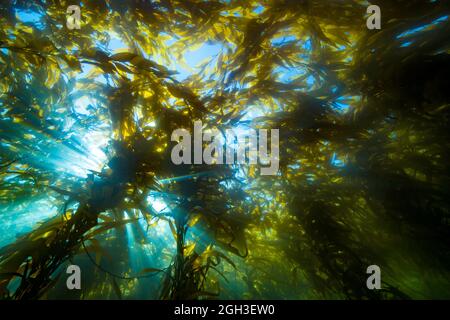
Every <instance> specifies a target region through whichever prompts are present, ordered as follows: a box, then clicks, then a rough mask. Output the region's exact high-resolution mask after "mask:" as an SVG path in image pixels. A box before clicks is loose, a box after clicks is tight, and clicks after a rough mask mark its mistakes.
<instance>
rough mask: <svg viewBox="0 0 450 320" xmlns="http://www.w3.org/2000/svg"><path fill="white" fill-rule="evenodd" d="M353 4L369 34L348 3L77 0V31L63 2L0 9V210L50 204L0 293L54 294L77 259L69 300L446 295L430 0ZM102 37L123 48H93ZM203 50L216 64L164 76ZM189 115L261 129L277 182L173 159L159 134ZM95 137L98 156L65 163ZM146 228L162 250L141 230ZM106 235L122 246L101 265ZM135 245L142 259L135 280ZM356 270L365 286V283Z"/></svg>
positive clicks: (14, 245)
mask: <svg viewBox="0 0 450 320" xmlns="http://www.w3.org/2000/svg"><path fill="white" fill-rule="evenodd" d="M371 2H372V3H374V4H378V5H380V7H381V9H382V21H383V22H382V29H381V30H367V28H366V25H365V22H366V21H365V13H366V8H367V3H366V2H365V1H357V0H355V1H350V0H349V1H338V0H335V1H319V0H317V1H316V0H309V1H306V0H305V1H286V0H278V1H269V0H267V1H263V0H261V1H240V0H235V1H185V0H183V1H181V0H180V1H176V0H170V1H166V0H165V1H116V0H110V1H86V3H83V7H82V26H81V28H80V29H78V30H77V29H75V30H68V29H67V28H65V21H63V20H64V19H62V17H63V16H64V13H65V12H66V9H67V6H68V5H69V4H68V3H65V2H64V1H45V2H40V1H35V2H29V1H14V2H13V1H11V2H9V3H8V1H3V2H2V4H1V5H0V15H1V16H2V17H3V19H2V20H1V21H0V26H1V29H0V49H1V50H0V62H1V64H0V73H1V75H2V80H1V81H0V103H1V105H0V111H1V116H2V119H1V120H0V143H1V144H0V150H1V151H0V155H1V162H0V203H1V205H2V206H4V208H3V207H2V210H1V211H0V218H1V216H2V215H6V213H5V212H7V211H11V210H12V211H14V210H18V208H23V207H24V205H23V203H25V202H26V201H32V200H33V199H34V198H35V197H37V196H39V195H42V194H45V195H48V196H49V197H52V199H55V205H57V206H58V207H59V215H58V216H56V217H53V218H51V219H49V220H48V221H46V222H44V223H42V224H40V225H38V226H34V228H33V231H30V232H28V233H27V234H25V235H23V234H22V235H20V236H18V237H17V239H16V240H15V241H11V243H8V244H7V245H6V246H4V247H3V248H1V249H0V294H1V295H2V297H4V298H13V299H37V298H45V296H46V294H48V293H51V292H58V293H61V292H63V291H62V290H60V289H59V291H58V289H57V284H58V283H60V282H61V281H62V280H61V279H62V278H64V277H58V275H61V274H62V273H63V271H62V270H61V268H63V267H64V266H65V263H67V261H72V260H76V259H81V258H84V259H85V260H86V261H87V263H89V264H90V267H91V268H93V269H89V270H94V271H95V272H94V271H93V272H92V274H91V275H90V276H89V280H90V281H91V282H95V283H96V282H98V283H99V284H101V286H95V285H90V286H87V287H88V288H87V289H85V290H86V291H83V294H82V296H83V297H99V296H100V297H106V298H107V297H114V298H128V297H135V296H133V290H136V287H137V283H139V282H141V281H143V280H142V279H144V278H143V277H146V276H148V275H151V276H154V279H156V280H154V281H155V282H156V285H155V286H156V287H157V290H154V291H155V292H154V293H153V292H152V293H144V294H142V295H141V296H139V298H148V297H153V298H161V299H204V298H211V297H219V298H300V299H308V298H350V299H393V298H397V299H398V298H400V299H405V298H430V297H431V298H441V297H449V295H450V292H449V286H448V283H449V273H448V270H449V260H448V257H449V251H448V250H449V249H448V248H449V236H448V235H449V225H448V221H449V220H448V217H449V212H448V199H449V195H448V187H447V186H448V182H449V179H448V163H449V154H448V150H449V148H448V147H449V145H448V144H449V143H448V141H449V139H448V138H449V137H448V129H447V127H448V121H449V114H448V103H449V97H448V93H447V88H448V87H449V83H448V82H449V80H448V69H449V58H448V50H449V43H450V42H449V38H448V37H449V36H448V35H449V34H450V33H449V32H448V31H449V30H448V14H449V9H448V5H446V3H445V1H371ZM25 9H26V10H30V11H32V12H34V13H36V14H38V15H39V16H40V18H39V22H23V21H22V20H21V19H20V18H19V17H18V15H16V12H15V10H19V11H20V10H25ZM445 17H447V18H445ZM113 34H116V35H117V36H118V37H119V38H120V39H121V40H122V42H123V44H124V46H125V47H126V49H123V50H118V51H113V52H112V50H110V49H108V43H109V42H110V38H111V37H113ZM207 43H215V44H217V45H218V46H219V47H220V49H219V51H218V53H217V55H216V56H215V57H212V58H211V59H207V60H206V61H203V62H201V64H200V67H199V68H198V69H196V71H198V72H193V74H191V75H190V76H187V77H185V78H183V79H182V78H180V77H179V76H180V75H179V74H177V71H174V70H172V69H177V67H179V65H183V64H185V61H184V57H183V56H184V55H185V53H186V52H187V51H189V50H191V49H192V50H193V49H194V48H195V47H196V46H197V47H198V46H201V45H202V44H207ZM174 60H175V61H177V63H175V64H174V63H173V61H174ZM88 66H89V68H91V69H90V71H89V72H85V73H82V71H83V70H85V69H88ZM191 67H193V66H191ZM80 73H81V74H80ZM84 97H88V98H89V99H88V100H89V101H90V104H89V105H87V106H86V107H85V109H84V110H81V111H80V110H79V108H78V109H77V108H76V107H75V106H76V105H77V104H78V103H79V102H78V101H79V99H81V98H84ZM255 108H256V109H258V110H259V111H261V112H259V113H257V115H256V116H253V111H254V109H255ZM347 109H348V110H347ZM195 120H201V121H202V122H203V124H204V127H205V129H218V130H219V131H221V132H223V131H224V130H225V129H227V128H236V127H239V126H241V125H250V126H252V127H254V128H269V129H270V128H274V129H280V172H279V174H278V175H277V176H260V173H259V169H258V166H255V165H247V164H242V165H237V166H230V165H216V166H207V165H182V166H176V165H174V164H172V163H171V161H170V152H171V148H172V147H173V145H174V143H173V142H171V134H172V132H173V131H174V130H175V129H179V128H186V129H191V128H192V126H193V122H194V121H195ZM99 128H101V129H102V130H105V131H108V132H109V137H108V138H109V140H110V143H109V147H108V150H107V152H106V151H105V152H106V154H107V160H105V161H103V162H102V163H101V164H100V166H99V167H98V168H97V169H92V168H91V167H88V166H86V167H85V168H84V169H85V170H84V171H83V174H79V173H78V172H77V171H75V167H76V166H75V164H77V165H79V163H76V162H83V161H86V162H89V161H90V160H92V157H93V156H94V154H93V151H92V149H91V148H89V145H88V140H87V138H86V137H87V136H88V133H89V132H93V131H96V130H98V129H99ZM105 128H106V129H105ZM74 154H76V155H80V156H82V157H81V158H79V157H75V156H73V155H74ZM80 159H82V160H80ZM61 168H62V169H64V170H60V169H61ZM84 174H86V176H87V178H86V176H84ZM152 192H153V193H157V194H158V195H161V197H162V198H163V199H164V202H165V204H166V205H167V207H168V208H167V209H164V210H159V211H158V210H156V209H154V206H153V204H154V203H152V201H153V202H155V200H151V199H152V198H151V197H150V198H149V195H151V194H152ZM149 199H150V200H149ZM31 208H33V207H31ZM28 214H29V215H30V216H32V215H33V212H32V210H31V209H30V212H29V213H28ZM142 221H144V224H145V225H146V228H145V229H140V222H142ZM159 223H163V224H166V225H167V226H168V227H169V230H170V237H171V238H172V240H173V241H174V243H175V250H174V251H173V252H172V251H169V254H168V253H167V250H166V249H167V246H168V242H169V241H167V240H166V239H165V240H164V241H165V242H166V243H163V244H161V243H160V242H158V238H157V237H158V236H160V235H158V234H157V235H156V236H155V237H154V238H152V237H149V236H148V235H149V234H150V233H149V232H150V231H151V230H152V229H153V230H159V229H157V226H158V224H159ZM134 229H136V232H138V230H139V232H141V233H142V234H140V236H139V238H138V237H137V236H136V237H131V234H133V232H132V231H133V230H134ZM115 231H120V232H118V234H116V233H115ZM155 232H156V231H155ZM158 232H160V233H162V232H161V231H158ZM138 239H140V240H138ZM113 240H114V241H117V243H119V242H123V244H122V247H127V251H125V250H121V249H123V248H121V247H120V244H119V245H117V248H115V249H114V250H115V251H120V252H127V253H128V257H127V258H125V257H124V256H125V255H126V254H123V253H122V254H117V256H115V257H118V258H119V260H120V261H117V260H114V259H111V260H113V261H110V263H109V265H106V266H105V262H106V260H105V259H104V257H105V256H107V255H108V254H107V253H106V250H105V247H107V245H106V244H107V243H108V242H112V241H113ZM127 241H129V242H132V244H129V243H128V244H127V243H126V242H127ZM144 246H145V247H147V246H150V247H151V248H153V249H154V251H155V252H157V255H158V259H156V260H152V261H147V260H146V261H145V265H144V266H143V268H142V272H141V270H135V269H133V268H132V267H131V264H132V255H133V253H134V251H136V250H137V249H136V248H138V247H139V248H141V247H144ZM165 246H166V247H165ZM145 254H149V253H148V252H147V251H145ZM167 255H169V258H168V261H169V262H168V263H167V264H166V265H165V266H164V267H161V266H160V265H158V267H156V266H155V265H152V263H160V262H161V261H166V260H165V259H166V258H165V257H166V256H167ZM170 255H171V256H170ZM80 261H81V260H80ZM126 264H130V266H127V265H126ZM371 264H377V265H379V266H380V267H381V269H382V279H383V285H382V286H383V289H382V290H379V291H376V290H369V289H367V287H366V285H365V283H366V277H367V274H366V268H367V266H368V265H371ZM86 268H87V267H86ZM158 281H159V282H158ZM15 283H16V284H17V283H18V284H17V285H16V286H15V285H14V284H15ZM105 287H107V288H106V289H105ZM152 288H154V287H152ZM105 292H107V293H105ZM50 296H51V295H50Z"/></svg>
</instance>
